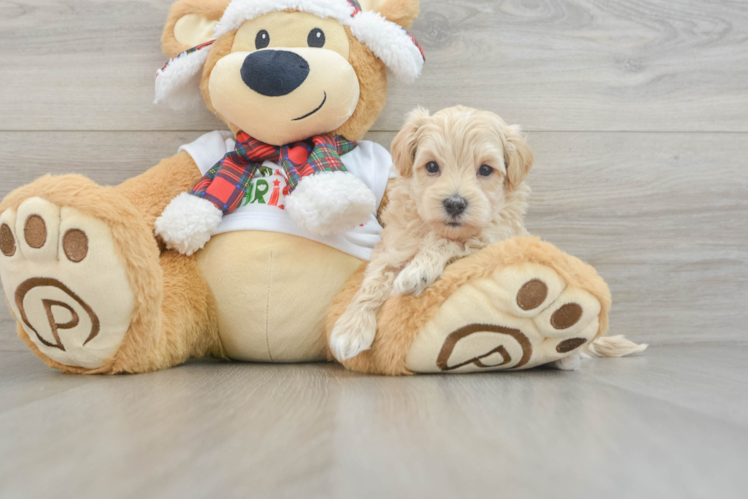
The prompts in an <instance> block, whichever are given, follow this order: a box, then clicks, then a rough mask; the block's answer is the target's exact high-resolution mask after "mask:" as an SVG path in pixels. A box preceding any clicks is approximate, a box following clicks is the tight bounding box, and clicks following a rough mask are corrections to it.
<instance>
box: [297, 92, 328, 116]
mask: <svg viewBox="0 0 748 500" xmlns="http://www.w3.org/2000/svg"><path fill="white" fill-rule="evenodd" d="M326 102H327V92H325V97H324V98H323V99H322V104H320V105H319V106H317V109H315V110H314V111H312V112H311V113H307V114H305V115H304V116H300V117H298V118H294V119H293V120H291V121H292V122H297V121H299V120H303V119H304V118H309V117H310V116H312V115H313V114H314V113H316V112H317V111H319V110H320V109H322V106H324V105H325V103H326Z"/></svg>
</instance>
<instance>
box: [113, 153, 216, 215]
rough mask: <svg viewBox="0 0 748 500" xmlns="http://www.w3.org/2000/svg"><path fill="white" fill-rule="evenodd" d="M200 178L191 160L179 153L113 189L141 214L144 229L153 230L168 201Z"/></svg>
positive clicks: (185, 190)
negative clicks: (145, 227) (145, 225)
mask: <svg viewBox="0 0 748 500" xmlns="http://www.w3.org/2000/svg"><path fill="white" fill-rule="evenodd" d="M201 177H202V174H201V173H200V170H199V169H198V168H197V165H196V164H195V162H194V161H193V160H192V157H191V156H190V155H189V154H188V153H186V152H184V151H183V152H181V153H179V154H177V155H175V156H172V157H171V158H166V159H164V160H161V163H159V164H158V165H156V166H155V167H153V168H151V169H150V170H148V171H147V172H145V173H143V174H141V175H139V176H137V177H133V178H132V179H129V180H127V181H125V182H123V183H122V184H120V185H119V186H117V190H118V191H120V192H121V193H122V194H123V195H124V196H125V197H126V198H128V199H129V200H130V202H132V204H133V205H135V207H136V208H137V209H138V210H139V211H140V212H141V213H142V214H143V218H144V220H145V221H146V223H147V224H148V226H149V227H153V225H154V224H155V222H156V219H157V218H158V217H159V216H160V215H161V213H162V212H163V211H164V208H166V206H167V205H168V204H169V202H171V200H173V199H174V198H175V197H176V196H178V195H179V194H181V193H184V192H187V191H189V190H190V189H192V188H193V186H195V184H197V183H198V182H199V181H200V179H201Z"/></svg>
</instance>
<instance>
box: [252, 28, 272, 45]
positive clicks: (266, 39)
mask: <svg viewBox="0 0 748 500" xmlns="http://www.w3.org/2000/svg"><path fill="white" fill-rule="evenodd" d="M268 45H270V33H268V32H267V31H265V30H262V31H260V32H259V33H257V38H255V47H257V50H260V49H264V48H265V47H267V46H268Z"/></svg>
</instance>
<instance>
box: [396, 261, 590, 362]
mask: <svg viewBox="0 0 748 500" xmlns="http://www.w3.org/2000/svg"><path fill="white" fill-rule="evenodd" d="M600 308H601V306H600V302H599V301H598V300H597V299H596V298H595V297H594V296H593V295H592V294H590V293H589V292H587V291H586V290H583V289H582V288H576V287H573V286H569V285H568V284H567V283H566V282H565V281H564V280H563V279H562V278H561V277H560V276H559V275H558V274H557V273H556V272H555V271H554V270H552V269H551V268H549V267H546V266H542V265H539V264H530V263H525V264H519V265H516V266H511V267H508V268H505V269H503V270H500V271H497V272H496V273H494V274H493V275H492V276H490V277H488V278H482V279H477V280H473V281H471V282H469V283H467V284H466V285H464V286H462V287H460V289H459V290H457V292H455V293H454V294H453V295H452V296H450V297H449V298H448V299H447V300H446V302H445V303H444V304H443V305H442V306H441V308H440V309H439V311H438V312H437V314H436V316H435V317H434V318H433V319H432V320H431V321H429V322H428V323H427V324H426V325H425V326H424V327H423V328H422V329H421V330H420V332H419V333H418V335H417V337H416V340H415V341H414V343H413V345H412V346H411V348H410V350H409V352H408V355H407V360H406V362H407V366H408V369H410V370H412V371H413V372H417V373H445V372H450V373H461V372H480V371H489V370H510V369H515V370H516V369H526V368H532V367H535V366H539V365H543V364H547V363H554V362H556V361H559V360H562V359H566V358H570V357H571V356H573V355H574V353H578V352H579V350H580V349H581V348H582V347H583V346H584V345H585V344H587V343H588V342H589V341H590V340H592V339H593V338H594V337H595V336H596V335H597V332H598V330H599V321H598V315H599V314H600Z"/></svg>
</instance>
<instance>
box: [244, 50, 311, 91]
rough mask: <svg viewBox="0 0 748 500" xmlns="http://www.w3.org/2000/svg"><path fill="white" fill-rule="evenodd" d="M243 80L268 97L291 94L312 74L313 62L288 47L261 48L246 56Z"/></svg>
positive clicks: (251, 87) (248, 85)
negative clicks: (310, 66)
mask: <svg viewBox="0 0 748 500" xmlns="http://www.w3.org/2000/svg"><path fill="white" fill-rule="evenodd" d="M241 75H242V80H243V81H244V83H245V84H246V85H247V87H249V88H250V89H252V90H254V91H255V92H257V93H258V94H261V95H264V96H267V97H280V96H284V95H288V94H290V93H291V92H293V91H294V90H296V89H297V88H299V87H300V86H301V84H302V83H304V81H305V80H306V79H307V77H308V76H309V63H308V62H307V61H306V59H304V58H303V57H301V56H300V55H298V54H295V53H293V52H289V51H287V50H260V51H257V52H253V53H251V54H249V55H248V56H247V58H246V59H244V64H242V69H241Z"/></svg>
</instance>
